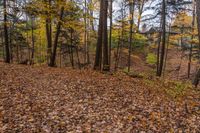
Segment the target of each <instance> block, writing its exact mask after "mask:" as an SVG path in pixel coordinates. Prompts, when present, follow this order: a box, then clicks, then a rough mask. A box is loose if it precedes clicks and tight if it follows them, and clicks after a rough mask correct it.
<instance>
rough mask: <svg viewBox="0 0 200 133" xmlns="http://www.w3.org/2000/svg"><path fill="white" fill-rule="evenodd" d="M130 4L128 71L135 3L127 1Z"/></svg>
mask: <svg viewBox="0 0 200 133" xmlns="http://www.w3.org/2000/svg"><path fill="white" fill-rule="evenodd" d="M129 4H130V5H129V6H130V7H129V8H130V15H131V18H130V33H129V54H128V72H130V67H131V52H132V40H133V23H134V7H135V3H134V1H131V2H130V3H129Z"/></svg>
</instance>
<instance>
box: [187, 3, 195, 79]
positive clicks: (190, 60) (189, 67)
mask: <svg viewBox="0 0 200 133" xmlns="http://www.w3.org/2000/svg"><path fill="white" fill-rule="evenodd" d="M195 11H196V10H195V0H193V13H192V14H193V15H192V36H191V40H192V42H191V44H190V53H189V60H188V78H190V71H191V62H192V49H193V39H194V35H193V34H194V33H193V32H194V26H195V15H196V14H195Z"/></svg>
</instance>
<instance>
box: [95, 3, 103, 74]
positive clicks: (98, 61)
mask: <svg viewBox="0 0 200 133" xmlns="http://www.w3.org/2000/svg"><path fill="white" fill-rule="evenodd" d="M103 2H104V0H101V3H100V18H99V28H98V39H97V45H96V56H95V63H94V69H95V70H101V60H102V40H103V32H102V31H103V28H102V27H103V6H104V4H103Z"/></svg>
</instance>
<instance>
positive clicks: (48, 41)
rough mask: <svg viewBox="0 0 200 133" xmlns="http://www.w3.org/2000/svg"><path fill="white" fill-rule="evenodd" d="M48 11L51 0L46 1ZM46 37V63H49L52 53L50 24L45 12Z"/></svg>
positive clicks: (48, 15)
mask: <svg viewBox="0 0 200 133" xmlns="http://www.w3.org/2000/svg"><path fill="white" fill-rule="evenodd" d="M48 6H49V7H48V8H49V9H48V10H50V9H51V0H49V1H48ZM46 37H47V63H48V64H49V62H50V56H51V51H52V23H51V14H50V11H48V12H47V18H46Z"/></svg>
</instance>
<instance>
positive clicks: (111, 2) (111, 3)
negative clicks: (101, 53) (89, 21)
mask: <svg viewBox="0 0 200 133" xmlns="http://www.w3.org/2000/svg"><path fill="white" fill-rule="evenodd" d="M112 12H113V0H110V35H109V64H110V67H111V56H112V55H111V54H112V24H113V23H112V21H113V20H112V19H113V16H112Z"/></svg>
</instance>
